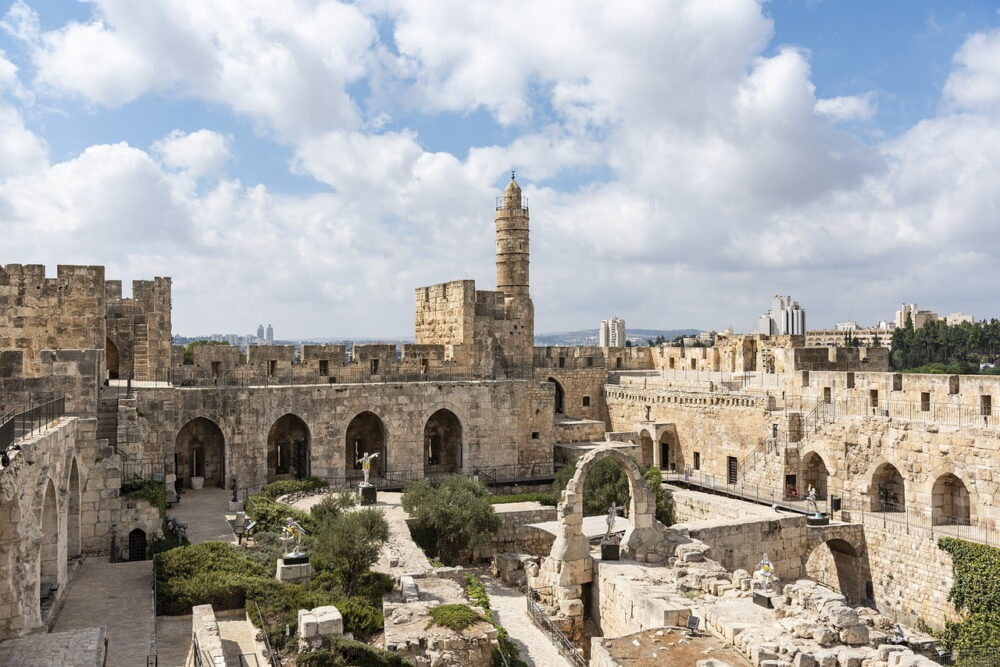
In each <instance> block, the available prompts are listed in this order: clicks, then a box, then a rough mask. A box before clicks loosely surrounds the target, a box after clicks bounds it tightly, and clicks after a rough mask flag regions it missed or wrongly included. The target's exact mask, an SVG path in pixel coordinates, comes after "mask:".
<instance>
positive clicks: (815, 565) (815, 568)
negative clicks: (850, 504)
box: [803, 538, 871, 606]
mask: <svg viewBox="0 0 1000 667" xmlns="http://www.w3.org/2000/svg"><path fill="white" fill-rule="evenodd" d="M804 561H805V564H804V567H803V570H804V572H805V575H806V577H807V578H809V579H812V580H814V581H818V582H819V583H821V584H823V585H825V586H828V587H830V588H832V589H834V590H835V591H837V592H839V593H840V594H841V595H843V596H844V597H845V598H847V602H848V604H850V605H851V606H858V605H861V604H863V603H864V602H865V600H866V598H867V597H868V581H870V579H871V575H870V569H869V565H868V558H867V554H866V552H865V549H864V547H863V546H862V547H858V546H855V545H854V544H852V543H851V542H850V541H849V540H846V539H842V538H831V539H827V540H822V541H818V542H817V543H816V544H814V545H813V546H812V548H811V549H809V551H808V552H807V555H806V557H805V559H804Z"/></svg>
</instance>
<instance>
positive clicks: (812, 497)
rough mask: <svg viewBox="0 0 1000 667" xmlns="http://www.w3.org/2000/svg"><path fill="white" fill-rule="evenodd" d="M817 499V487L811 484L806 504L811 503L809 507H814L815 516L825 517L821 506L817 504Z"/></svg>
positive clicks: (818, 517)
mask: <svg viewBox="0 0 1000 667" xmlns="http://www.w3.org/2000/svg"><path fill="white" fill-rule="evenodd" d="M816 500H817V495H816V487H814V486H813V485H812V484H810V485H809V494H808V495H807V496H806V504H807V505H809V507H810V508H811V509H812V511H813V516H814V517H816V518H817V519H820V518H822V517H823V515H822V514H821V513H820V511H819V506H818V505H817V504H816Z"/></svg>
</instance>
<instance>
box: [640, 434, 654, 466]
mask: <svg viewBox="0 0 1000 667" xmlns="http://www.w3.org/2000/svg"><path fill="white" fill-rule="evenodd" d="M639 459H640V461H641V462H642V465H644V466H651V465H653V437H652V436H651V435H649V431H647V430H646V429H643V430H642V431H641V432H640V433H639Z"/></svg>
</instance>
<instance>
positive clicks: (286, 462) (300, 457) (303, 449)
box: [267, 414, 310, 482]
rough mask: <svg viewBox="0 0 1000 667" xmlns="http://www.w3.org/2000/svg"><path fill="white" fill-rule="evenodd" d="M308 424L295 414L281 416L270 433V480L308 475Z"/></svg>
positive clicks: (268, 468)
mask: <svg viewBox="0 0 1000 667" xmlns="http://www.w3.org/2000/svg"><path fill="white" fill-rule="evenodd" d="M309 443H310V438H309V427H308V426H306V423H305V422H304V421H302V419H301V418H299V417H298V416H296V415H293V414H287V415H283V416H281V417H279V418H278V420H277V421H276V422H274V424H273V425H272V426H271V430H270V431H268V433H267V481H268V482H273V481H275V480H278V479H302V478H303V477H308V476H309Z"/></svg>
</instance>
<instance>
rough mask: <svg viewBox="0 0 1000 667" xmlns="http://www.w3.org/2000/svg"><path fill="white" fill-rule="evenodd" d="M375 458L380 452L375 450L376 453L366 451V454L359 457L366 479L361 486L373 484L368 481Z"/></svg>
mask: <svg viewBox="0 0 1000 667" xmlns="http://www.w3.org/2000/svg"><path fill="white" fill-rule="evenodd" d="M375 458H378V452H375V453H374V454H369V453H368V452H365V455H364V456H362V457H361V458H360V459H358V463H360V464H361V471H362V472H363V473H364V475H365V481H364V483H363V484H362V485H361V486H371V482H369V481H368V476H369V475H371V471H372V459H375Z"/></svg>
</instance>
